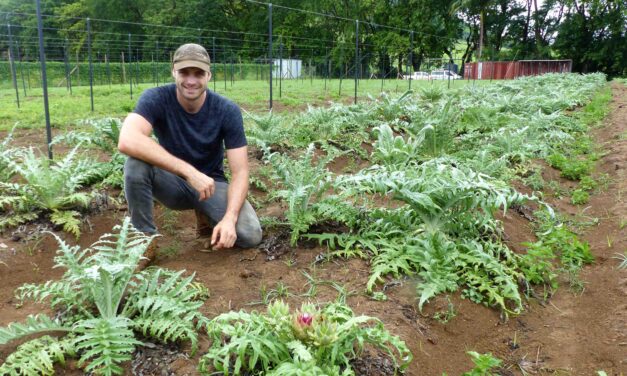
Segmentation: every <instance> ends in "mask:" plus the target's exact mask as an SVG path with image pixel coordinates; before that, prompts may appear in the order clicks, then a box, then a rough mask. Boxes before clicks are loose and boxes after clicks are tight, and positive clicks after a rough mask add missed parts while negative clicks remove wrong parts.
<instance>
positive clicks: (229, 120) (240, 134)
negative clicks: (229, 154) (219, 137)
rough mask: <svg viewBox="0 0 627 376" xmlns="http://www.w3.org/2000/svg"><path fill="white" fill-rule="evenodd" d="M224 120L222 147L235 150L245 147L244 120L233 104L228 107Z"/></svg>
mask: <svg viewBox="0 0 627 376" xmlns="http://www.w3.org/2000/svg"><path fill="white" fill-rule="evenodd" d="M228 109H229V110H228V111H227V113H226V114H225V119H224V124H223V126H224V128H223V132H224V147H225V148H226V149H237V148H241V147H242V146H246V145H247V144H248V143H247V141H246V134H245V133H244V119H243V118H242V111H241V110H240V109H239V107H238V106H237V105H235V104H231V105H230V106H229V107H228Z"/></svg>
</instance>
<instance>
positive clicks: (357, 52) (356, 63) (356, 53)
mask: <svg viewBox="0 0 627 376" xmlns="http://www.w3.org/2000/svg"><path fill="white" fill-rule="evenodd" d="M358 66H359V20H355V98H354V103H355V104H357V80H359V76H358V73H359V72H357V67H358Z"/></svg>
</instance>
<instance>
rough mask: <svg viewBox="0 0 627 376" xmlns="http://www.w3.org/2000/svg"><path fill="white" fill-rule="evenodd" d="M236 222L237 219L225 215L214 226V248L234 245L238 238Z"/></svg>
mask: <svg viewBox="0 0 627 376" xmlns="http://www.w3.org/2000/svg"><path fill="white" fill-rule="evenodd" d="M235 223H236V221H235V220H233V219H231V218H227V217H225V218H223V219H222V220H221V221H220V222H218V224H217V225H216V227H214V228H213V234H212V235H211V247H212V248H213V249H214V250H218V249H224V248H231V247H233V244H235V240H237V233H236V232H235Z"/></svg>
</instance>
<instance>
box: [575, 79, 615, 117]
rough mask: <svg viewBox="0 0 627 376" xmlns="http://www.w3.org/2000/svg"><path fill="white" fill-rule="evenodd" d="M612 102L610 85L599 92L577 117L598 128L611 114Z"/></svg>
mask: <svg viewBox="0 0 627 376" xmlns="http://www.w3.org/2000/svg"><path fill="white" fill-rule="evenodd" d="M611 101H612V89H611V88H610V86H609V85H607V86H605V88H603V89H601V90H599V92H598V93H597V94H596V95H595V96H593V97H592V100H591V101H590V103H588V104H586V105H585V106H584V107H582V109H581V111H579V112H577V113H576V116H577V117H579V119H580V120H581V121H582V122H583V123H584V124H586V125H588V126H590V127H595V126H597V125H598V124H599V123H600V122H601V121H602V120H603V119H605V117H606V116H607V115H608V114H609V113H610V102H611Z"/></svg>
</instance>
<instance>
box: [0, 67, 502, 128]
mask: <svg viewBox="0 0 627 376" xmlns="http://www.w3.org/2000/svg"><path fill="white" fill-rule="evenodd" d="M487 83H489V81H463V80H458V81H450V87H451V89H455V88H459V87H462V86H464V85H483V84H487ZM215 84H216V85H215V90H216V92H218V93H219V94H221V95H224V96H226V97H228V98H230V99H232V100H233V101H235V102H236V103H238V104H239V105H240V106H242V107H243V108H245V109H246V110H249V111H254V112H263V111H266V110H267V109H268V101H269V83H268V82H267V81H260V80H259V81H258V80H248V81H234V82H233V84H231V82H230V81H227V82H226V84H225V82H224V81H218V82H216V83H215ZM411 85H412V89H416V88H419V87H424V86H427V85H437V86H440V87H442V88H444V89H447V88H448V86H449V82H448V81H412V83H411ZM153 86H154V85H153V84H141V85H139V87H133V98H131V97H130V89H129V86H128V85H112V86H108V85H101V86H94V111H93V112H92V111H91V105H90V97H89V91H90V90H89V86H78V87H73V88H72V93H71V94H70V92H69V91H68V90H66V88H65V87H61V88H59V87H49V88H48V98H49V99H48V102H49V108H50V122H51V124H52V127H53V128H63V127H65V126H71V125H75V124H76V123H77V121H78V120H82V119H87V118H102V117H124V116H126V114H127V113H128V112H129V111H132V109H133V107H134V106H135V103H136V101H137V99H138V98H139V95H140V94H141V92H142V91H143V90H145V89H148V88H150V87H153ZM325 87H326V90H325ZM209 88H210V89H211V90H213V88H214V85H213V82H210V83H209ZM408 88H409V81H406V80H377V79H371V80H361V81H359V86H358V94H357V95H358V100H360V99H361V100H367V99H368V95H370V96H378V95H379V94H380V93H381V91H386V92H391V93H398V94H402V93H403V92H405V91H406V90H407V89H408ZM27 92H28V96H26V97H24V96H23V92H22V90H21V88H20V108H19V109H18V108H17V103H16V97H15V90H14V89H2V90H0V108H2V111H1V112H0V130H3V131H4V130H8V129H10V128H11V127H13V125H14V124H15V123H19V124H18V127H19V128H42V129H43V128H45V115H44V104H43V102H44V101H43V95H42V92H43V91H42V89H41V88H31V89H29V90H28V91H27ZM354 94H355V85H354V81H353V80H342V81H341V82H340V80H338V79H334V80H327V81H326V82H325V80H322V79H314V80H309V79H305V80H284V81H283V82H282V84H281V88H280V87H279V83H278V82H276V85H275V86H274V87H273V98H274V108H275V111H279V112H283V111H297V110H302V109H303V108H304V107H305V106H306V105H307V104H312V105H325V104H327V103H328V102H329V101H334V102H340V101H341V102H343V103H351V102H352V98H353V96H354Z"/></svg>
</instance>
